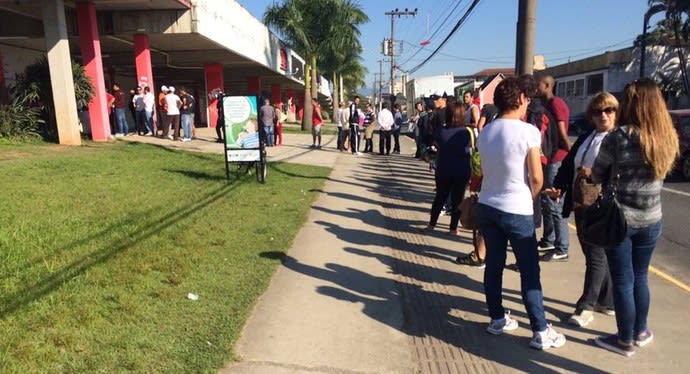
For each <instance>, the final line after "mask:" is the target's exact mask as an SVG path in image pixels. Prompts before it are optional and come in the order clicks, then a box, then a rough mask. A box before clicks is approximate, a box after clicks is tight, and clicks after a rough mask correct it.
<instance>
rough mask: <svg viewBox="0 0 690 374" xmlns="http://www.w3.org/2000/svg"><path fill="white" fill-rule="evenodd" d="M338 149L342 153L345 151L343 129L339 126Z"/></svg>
mask: <svg viewBox="0 0 690 374" xmlns="http://www.w3.org/2000/svg"><path fill="white" fill-rule="evenodd" d="M336 148H337V149H338V150H340V151H342V150H343V127H342V126H338V142H337V145H336Z"/></svg>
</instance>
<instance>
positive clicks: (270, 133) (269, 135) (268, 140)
mask: <svg viewBox="0 0 690 374" xmlns="http://www.w3.org/2000/svg"><path fill="white" fill-rule="evenodd" d="M264 131H265V132H266V146H267V147H273V139H274V136H273V135H274V134H273V126H264Z"/></svg>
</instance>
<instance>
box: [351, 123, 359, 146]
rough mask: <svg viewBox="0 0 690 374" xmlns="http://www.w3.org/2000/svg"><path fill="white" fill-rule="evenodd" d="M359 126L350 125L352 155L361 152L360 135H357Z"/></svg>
mask: <svg viewBox="0 0 690 374" xmlns="http://www.w3.org/2000/svg"><path fill="white" fill-rule="evenodd" d="M358 127H359V126H358V125H356V124H354V123H351V124H350V148H352V153H357V152H359V134H358V133H357V128H358Z"/></svg>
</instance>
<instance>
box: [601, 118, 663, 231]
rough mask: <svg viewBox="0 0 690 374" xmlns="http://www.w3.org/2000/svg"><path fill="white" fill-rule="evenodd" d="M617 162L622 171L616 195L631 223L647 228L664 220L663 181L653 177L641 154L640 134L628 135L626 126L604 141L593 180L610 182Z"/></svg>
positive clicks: (632, 225)
mask: <svg viewBox="0 0 690 374" xmlns="http://www.w3.org/2000/svg"><path fill="white" fill-rule="evenodd" d="M614 162H618V172H619V174H620V180H619V181H618V188H617V190H616V195H617V197H618V203H619V204H620V206H621V208H623V213H624V214H625V220H626V221H627V223H628V226H630V227H645V226H649V225H651V224H654V223H656V222H658V221H659V220H661V187H662V185H663V180H661V179H658V180H655V179H654V173H653V171H652V167H651V166H650V165H649V164H648V163H647V162H646V161H645V159H644V156H643V155H642V148H641V147H640V136H639V134H638V133H636V132H633V133H631V134H628V127H627V126H621V127H620V128H618V129H616V130H615V131H614V132H612V133H611V134H609V135H608V136H607V137H606V138H605V139H604V140H603V142H602V143H601V148H600V149H599V155H598V156H597V159H596V161H595V162H594V166H593V167H592V181H594V182H595V183H606V182H608V181H609V179H611V177H612V175H611V173H612V170H611V169H612V166H613V163H614Z"/></svg>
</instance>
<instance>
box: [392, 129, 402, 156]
mask: <svg viewBox="0 0 690 374" xmlns="http://www.w3.org/2000/svg"><path fill="white" fill-rule="evenodd" d="M393 142H394V143H395V144H394V145H393V153H400V127H398V128H397V129H395V130H393Z"/></svg>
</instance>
